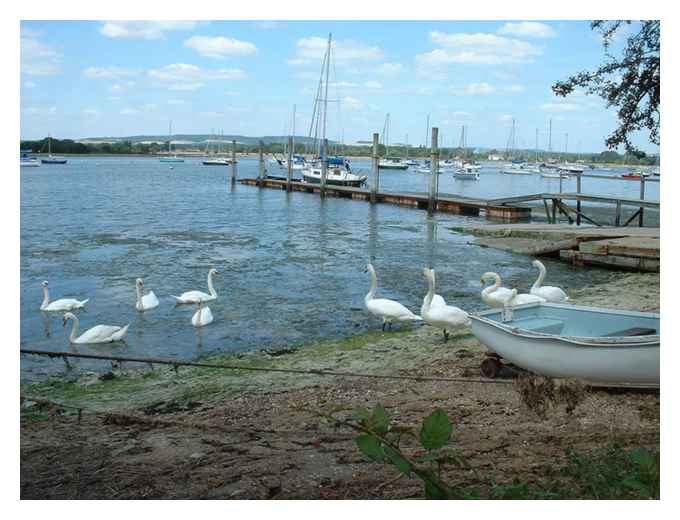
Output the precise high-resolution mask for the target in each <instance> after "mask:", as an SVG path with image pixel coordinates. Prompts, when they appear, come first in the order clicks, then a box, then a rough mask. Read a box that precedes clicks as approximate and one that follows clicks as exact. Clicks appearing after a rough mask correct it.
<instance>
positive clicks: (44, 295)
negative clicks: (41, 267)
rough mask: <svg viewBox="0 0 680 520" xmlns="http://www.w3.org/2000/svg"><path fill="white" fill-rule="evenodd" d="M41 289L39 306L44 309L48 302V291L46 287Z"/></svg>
mask: <svg viewBox="0 0 680 520" xmlns="http://www.w3.org/2000/svg"><path fill="white" fill-rule="evenodd" d="M42 289H43V301H42V304H40V308H41V309H44V308H45V307H47V306H48V305H49V303H50V291H49V290H48V289H47V287H43V288H42Z"/></svg>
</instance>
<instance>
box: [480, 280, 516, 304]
mask: <svg viewBox="0 0 680 520" xmlns="http://www.w3.org/2000/svg"><path fill="white" fill-rule="evenodd" d="M489 278H493V279H494V283H493V285H490V286H489V287H487V288H486V289H484V290H483V291H482V301H483V302H484V303H486V304H487V305H488V306H490V307H503V306H504V305H505V302H506V301H507V300H509V299H510V298H512V297H513V294H512V290H510V289H508V288H506V287H501V277H500V276H499V275H498V274H497V273H484V274H483V275H482V278H481V282H482V285H484V283H485V282H486V281H488V280H489ZM516 292H517V291H515V293H516Z"/></svg>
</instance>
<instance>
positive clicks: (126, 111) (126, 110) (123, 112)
mask: <svg viewBox="0 0 680 520" xmlns="http://www.w3.org/2000/svg"><path fill="white" fill-rule="evenodd" d="M120 113H121V115H124V116H132V115H135V114H139V110H137V109H136V108H123V109H122V110H121V111H120Z"/></svg>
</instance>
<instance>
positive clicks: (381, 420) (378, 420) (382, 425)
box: [370, 403, 390, 434]
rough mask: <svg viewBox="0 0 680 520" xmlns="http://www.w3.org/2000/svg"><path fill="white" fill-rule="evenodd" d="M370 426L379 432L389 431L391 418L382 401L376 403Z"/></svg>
mask: <svg viewBox="0 0 680 520" xmlns="http://www.w3.org/2000/svg"><path fill="white" fill-rule="evenodd" d="M370 426H371V428H373V430H375V431H376V432H377V433H381V434H384V433H387V429H388V428H389V426H390V418H389V416H388V415H387V411H386V410H385V408H384V407H383V405H381V404H380V403H378V404H377V405H375V409H374V410H373V415H372V416H371V422H370Z"/></svg>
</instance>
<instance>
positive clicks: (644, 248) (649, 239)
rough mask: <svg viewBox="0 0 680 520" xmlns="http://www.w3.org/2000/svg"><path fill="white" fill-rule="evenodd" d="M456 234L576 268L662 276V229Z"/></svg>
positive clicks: (508, 228)
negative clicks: (568, 263)
mask: <svg viewBox="0 0 680 520" xmlns="http://www.w3.org/2000/svg"><path fill="white" fill-rule="evenodd" d="M451 229H452V230H453V231H457V232H460V233H467V234H471V235H474V236H475V237H476V238H475V240H474V241H473V244H476V245H479V246H482V247H493V248H496V249H503V250H506V251H512V252H515V253H521V254H528V255H532V256H540V255H552V256H559V258H561V259H563V260H565V261H568V262H571V263H573V264H576V265H587V264H588V265H599V266H603V267H610V268H618V269H629V270H635V271H649V272H659V268H660V265H661V241H660V233H659V228H641V227H632V228H624V227H615V226H608V227H605V226H600V227H586V226H579V227H576V226H571V225H568V224H511V225H489V224H486V225H484V224H482V225H466V226H458V227H453V228H451Z"/></svg>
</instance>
